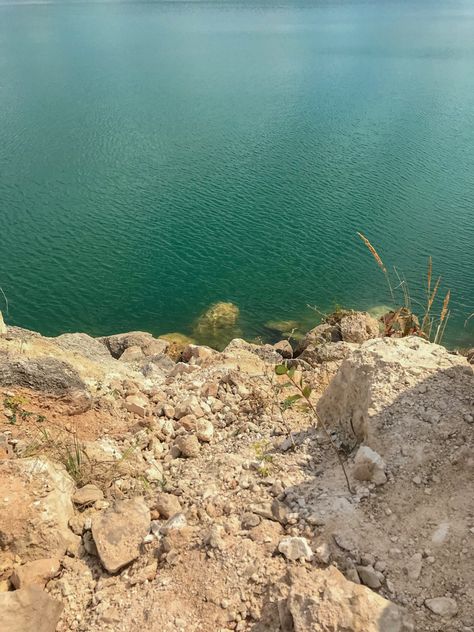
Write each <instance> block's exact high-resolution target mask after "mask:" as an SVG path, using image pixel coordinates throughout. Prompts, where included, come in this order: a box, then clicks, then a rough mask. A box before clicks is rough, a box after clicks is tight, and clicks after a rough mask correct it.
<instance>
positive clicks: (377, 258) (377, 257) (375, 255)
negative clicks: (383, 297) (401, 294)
mask: <svg viewBox="0 0 474 632" xmlns="http://www.w3.org/2000/svg"><path fill="white" fill-rule="evenodd" d="M357 234H358V235H359V237H360V238H361V239H362V241H363V242H364V244H365V245H366V246H367V248H368V249H369V251H370V252H371V253H372V256H373V258H374V259H375V261H376V263H377V265H378V266H379V268H380V269H381V270H382V272H383V273H384V275H385V279H386V281H387V285H388V289H389V290H390V296H391V297H392V301H394V300H395V297H394V295H393V288H392V284H391V283H390V277H389V275H388V271H387V268H386V267H385V264H384V262H383V261H382V257H381V256H380V255H379V253H378V252H377V251H376V250H375V248H374V246H372V244H371V243H370V241H369V240H368V239H367V237H366V236H365V235H363V234H362V233H357Z"/></svg>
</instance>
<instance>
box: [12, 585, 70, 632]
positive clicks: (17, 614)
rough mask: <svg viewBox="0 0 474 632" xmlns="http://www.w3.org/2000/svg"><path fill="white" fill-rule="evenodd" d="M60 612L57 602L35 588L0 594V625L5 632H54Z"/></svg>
mask: <svg viewBox="0 0 474 632" xmlns="http://www.w3.org/2000/svg"><path fill="white" fill-rule="evenodd" d="M62 610H63V605H62V604H61V603H60V602H59V601H56V600H55V599H52V598H51V597H50V596H49V595H48V594H47V593H45V592H44V591H43V590H41V589H39V588H37V587H35V586H29V587H28V588H23V589H21V590H15V591H14V592H1V593H0V613H1V624H0V625H1V628H2V630H4V631H5V632H54V631H55V630H56V626H57V625H58V621H59V617H60V616H61V612H62Z"/></svg>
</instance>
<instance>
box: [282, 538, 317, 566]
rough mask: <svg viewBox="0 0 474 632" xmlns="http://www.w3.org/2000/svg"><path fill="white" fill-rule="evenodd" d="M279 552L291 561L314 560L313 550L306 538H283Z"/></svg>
mask: <svg viewBox="0 0 474 632" xmlns="http://www.w3.org/2000/svg"><path fill="white" fill-rule="evenodd" d="M278 550H279V551H280V553H282V554H283V555H284V556H285V557H286V559H288V560H291V561H295V560H301V559H303V560H308V561H310V560H311V559H312V558H313V551H312V550H311V547H310V546H309V544H308V541H307V540H306V538H301V537H287V538H283V540H280V544H279V545H278Z"/></svg>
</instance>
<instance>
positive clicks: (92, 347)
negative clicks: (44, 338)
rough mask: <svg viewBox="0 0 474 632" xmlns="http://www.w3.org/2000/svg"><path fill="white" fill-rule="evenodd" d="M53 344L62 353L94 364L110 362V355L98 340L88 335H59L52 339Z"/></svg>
mask: <svg viewBox="0 0 474 632" xmlns="http://www.w3.org/2000/svg"><path fill="white" fill-rule="evenodd" d="M53 341H54V343H55V344H56V345H57V346H58V347H60V348H61V349H62V350H63V351H66V352H71V353H73V354H78V355H80V356H84V357H85V358H88V359H89V360H92V361H95V362H102V361H104V360H110V359H111V358H110V353H109V351H108V349H107V348H106V346H104V344H102V343H101V342H100V340H99V339H98V338H93V337H92V336H89V335H88V334H83V333H76V334H61V335H60V336H57V337H56V338H53Z"/></svg>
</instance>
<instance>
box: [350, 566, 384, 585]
mask: <svg viewBox="0 0 474 632" xmlns="http://www.w3.org/2000/svg"><path fill="white" fill-rule="evenodd" d="M356 568H357V573H358V575H359V577H360V581H361V582H362V583H363V584H364V586H368V587H369V588H373V589H377V588H380V586H381V585H382V582H381V581H380V574H379V573H378V572H377V571H376V570H375V569H374V568H373V567H372V566H357V567H356Z"/></svg>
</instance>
